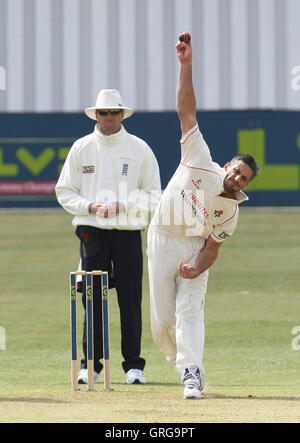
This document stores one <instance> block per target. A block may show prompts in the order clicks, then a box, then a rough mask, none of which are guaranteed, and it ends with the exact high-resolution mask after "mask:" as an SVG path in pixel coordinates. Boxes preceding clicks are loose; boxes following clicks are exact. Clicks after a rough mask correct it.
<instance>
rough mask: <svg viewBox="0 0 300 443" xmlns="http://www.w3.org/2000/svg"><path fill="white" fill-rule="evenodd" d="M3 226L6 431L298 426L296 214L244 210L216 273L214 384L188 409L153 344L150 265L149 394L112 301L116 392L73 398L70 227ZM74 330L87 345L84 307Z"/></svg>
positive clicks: (39, 220) (19, 219)
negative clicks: (130, 361) (134, 375)
mask: <svg viewBox="0 0 300 443" xmlns="http://www.w3.org/2000/svg"><path fill="white" fill-rule="evenodd" d="M0 217H1V218H0V220H1V221H0V226H1V248H0V260H1V267H0V284H1V295H0V327H2V328H4V329H5V332H6V349H5V350H0V366H1V372H0V422H1V423H6V422H102V423H143V422H144V423H163V422H164V423H166V422H169V423H183V422H185V423H202V422H299V421H300V364H299V363H300V350H298V351H297V350H296V349H293V346H292V342H293V339H294V343H295V341H297V337H295V335H293V334H292V330H293V328H294V327H295V326H299V325H300V294H299V291H300V289H299V288H300V284H299V263H300V247H299V244H300V243H299V241H300V212H296V211H294V212H293V211H283V212H280V211H276V210H268V211H249V210H244V211H243V210H242V211H241V215H240V220H239V225H238V228H237V231H236V233H235V235H234V236H233V238H232V239H230V240H228V241H226V242H225V244H224V245H223V246H222V248H221V250H220V256H219V258H218V261H217V262H216V263H215V265H214V266H213V267H212V269H211V272H210V279H209V287H208V293H207V298H206V309H205V316H206V347H205V369H206V382H207V383H206V387H205V397H204V399H202V400H198V401H187V400H183V398H182V393H183V390H182V386H181V384H180V379H179V375H178V374H177V373H176V372H175V371H174V369H173V368H172V366H170V365H169V364H168V363H167V362H166V361H165V359H164V356H163V355H162V354H161V353H160V352H159V351H158V349H157V348H156V347H155V345H154V344H153V341H152V338H151V333H150V321H149V317H150V315H149V292H148V282H147V278H148V276H147V261H146V256H145V272H144V294H143V340H142V356H143V357H145V358H146V360H147V365H146V368H145V376H146V378H147V380H148V383H147V384H146V385H133V386H128V385H127V384H126V379H125V374H124V373H123V371H122V368H121V362H122V355H121V352H120V328H119V313H118V308H117V303H116V295H115V293H114V291H113V290H112V291H110V327H111V371H112V374H111V376H112V388H113V391H111V392H104V391H103V376H100V383H99V384H97V385H96V387H95V391H94V392H86V390H85V388H84V387H81V388H80V391H78V392H71V388H70V332H69V292H68V291H69V289H68V274H69V272H70V271H72V270H75V269H76V267H77V264H78V253H79V244H78V240H77V238H76V237H75V235H74V228H73V227H72V225H71V219H72V217H71V216H70V215H69V214H66V213H65V212H63V211H49V212H43V213H42V212H38V211H35V212H4V211H2V212H1V213H0ZM145 234H146V233H144V235H143V241H144V246H145V238H146V235H145ZM144 249H145V248H144ZM78 323H79V325H78V332H79V342H81V340H80V337H81V328H82V308H81V303H79V322H78ZM298 343H300V339H299V341H298ZM79 351H80V358H81V355H82V354H81V349H79Z"/></svg>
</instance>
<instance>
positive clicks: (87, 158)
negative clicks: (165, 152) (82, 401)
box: [56, 89, 161, 384]
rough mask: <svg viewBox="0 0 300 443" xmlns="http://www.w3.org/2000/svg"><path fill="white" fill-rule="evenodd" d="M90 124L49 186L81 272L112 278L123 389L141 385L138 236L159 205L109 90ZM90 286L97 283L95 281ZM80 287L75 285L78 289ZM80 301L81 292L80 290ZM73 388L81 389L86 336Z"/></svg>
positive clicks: (145, 160)
mask: <svg viewBox="0 0 300 443" xmlns="http://www.w3.org/2000/svg"><path fill="white" fill-rule="evenodd" d="M85 113H86V115H87V116H88V117H89V118H91V119H93V120H96V121H97V124H96V126H95V128H94V131H93V133H91V134H89V135H87V136H85V137H83V138H80V139H79V140H77V141H76V142H75V143H74V144H73V146H72V148H71V149H70V152H69V154H68V157H67V159H66V161H65V164H64V167H63V169H62V172H61V175H60V177H59V180H58V182H57V185H56V196H57V199H58V201H59V203H60V205H61V206H62V207H63V208H64V209H65V210H66V211H68V212H69V213H71V214H72V215H74V216H75V217H74V219H73V222H72V224H73V225H74V226H75V227H76V234H77V236H78V237H79V239H80V256H81V266H82V269H83V270H85V271H93V270H97V269H100V270H103V271H108V272H110V273H111V271H112V268H113V271H114V284H115V287H116V292H117V296H118V304H119V309H120V320H121V337H122V341H121V350H122V355H123V358H124V361H123V363H122V366H123V369H124V372H125V373H126V375H127V383H129V384H132V383H146V379H145V377H144V374H143V370H144V367H145V360H144V359H143V358H142V357H141V356H140V353H141V335H142V309H141V304H142V274H143V254H142V243H141V230H142V229H144V228H145V227H146V226H147V224H148V217H149V212H153V211H154V210H155V207H156V206H157V204H158V201H159V197H160V190H161V187H160V176H159V168H158V164H157V161H156V158H155V156H154V154H153V152H152V150H151V149H150V147H149V146H148V145H147V143H145V142H144V141H143V140H141V139H140V138H138V137H136V136H134V135H131V134H129V133H128V132H127V131H126V130H125V128H124V126H123V125H122V121H123V120H124V119H126V118H128V117H130V116H131V115H132V114H133V110H132V109H130V108H128V107H126V106H125V105H124V104H123V102H122V98H121V96H120V93H119V92H118V91H117V90H115V89H105V90H102V91H100V92H99V94H98V97H97V101H96V105H95V106H94V107H91V108H87V109H86V110H85ZM95 278H96V279H97V278H99V277H95ZM95 283H96V288H98V291H99V293H97V292H96V293H95V301H94V303H95V304H94V352H95V354H94V355H95V366H94V371H95V372H94V379H95V382H97V380H98V376H99V374H100V372H101V370H102V368H103V365H102V363H101V362H100V360H101V359H102V358H103V338H102V328H101V325H102V312H101V310H102V308H101V297H100V290H99V285H98V284H97V282H95ZM84 284H85V282H84V281H83V285H84ZM83 294H85V291H84V290H83ZM83 304H84V307H85V297H84V295H83ZM85 330H86V328H85V324H84V328H83V331H84V333H83V352H84V359H83V360H82V361H81V370H80V372H79V374H78V382H79V383H87V355H86V333H85Z"/></svg>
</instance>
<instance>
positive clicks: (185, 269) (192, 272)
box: [178, 261, 200, 279]
mask: <svg viewBox="0 0 300 443" xmlns="http://www.w3.org/2000/svg"><path fill="white" fill-rule="evenodd" d="M178 273H179V275H180V277H182V278H190V279H193V278H197V277H198V276H199V275H200V272H199V271H198V270H197V268H195V266H192V265H189V264H188V263H186V264H185V265H184V264H183V263H182V261H180V262H179V265H178Z"/></svg>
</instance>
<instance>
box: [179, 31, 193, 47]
mask: <svg viewBox="0 0 300 443" xmlns="http://www.w3.org/2000/svg"><path fill="white" fill-rule="evenodd" d="M179 41H181V42H184V43H187V44H188V43H190V41H191V34H190V33H189V32H181V34H180V35H179Z"/></svg>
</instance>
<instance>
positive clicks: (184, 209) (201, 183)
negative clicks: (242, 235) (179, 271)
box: [151, 124, 248, 242]
mask: <svg viewBox="0 0 300 443" xmlns="http://www.w3.org/2000/svg"><path fill="white" fill-rule="evenodd" d="M180 143H181V161H180V164H179V166H178V168H177V170H176V171H175V173H174V175H173V177H172V178H171V180H170V182H169V184H168V186H167V187H166V189H165V191H164V193H163V195H162V198H161V200H160V203H159V205H158V207H157V209H156V211H155V214H154V217H153V219H152V221H151V226H152V227H153V228H154V229H157V230H159V231H160V232H165V233H167V234H169V235H173V236H178V237H185V236H199V237H201V238H207V237H208V236H209V235H212V238H213V239H214V240H215V241H217V242H222V241H224V240H225V239H226V238H227V237H230V236H231V235H232V234H233V232H234V230H235V227H236V224H237V219H238V204H239V203H240V202H242V201H245V200H248V197H247V196H246V195H245V194H244V193H243V192H239V193H238V194H237V200H233V199H229V198H224V197H221V196H220V194H221V193H222V192H223V181H224V178H225V176H226V172H225V169H224V168H221V167H220V166H219V165H218V164H217V163H215V162H213V161H212V158H211V155H210V151H209V148H208V146H207V144H206V142H205V140H204V138H203V136H202V134H201V132H200V130H199V127H198V124H197V125H196V126H194V127H193V128H192V129H191V130H190V131H189V132H187V133H186V134H185V135H184V136H183V138H182V140H181V141H180Z"/></svg>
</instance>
